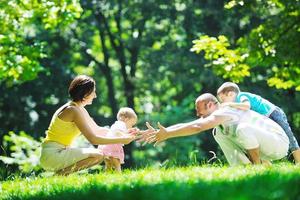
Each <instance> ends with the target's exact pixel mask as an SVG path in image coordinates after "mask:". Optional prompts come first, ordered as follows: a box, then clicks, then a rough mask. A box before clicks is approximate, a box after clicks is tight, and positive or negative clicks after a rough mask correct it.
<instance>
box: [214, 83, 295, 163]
mask: <svg viewBox="0 0 300 200" xmlns="http://www.w3.org/2000/svg"><path fill="white" fill-rule="evenodd" d="M217 95H218V98H219V99H220V101H221V102H222V103H223V102H224V103H223V104H222V105H223V106H231V107H234V108H237V109H242V110H249V109H251V110H254V111H256V112H258V113H260V114H262V115H265V116H267V117H269V118H270V119H272V120H273V121H275V122H276V123H277V124H279V125H280V126H281V127H282V129H283V130H284V131H285V133H286V134H287V136H288V138H289V141H290V146H289V149H290V151H291V152H292V154H293V157H294V160H295V163H300V148H299V145H298V142H297V140H296V138H295V136H294V134H293V132H292V130H291V128H290V125H289V123H288V121H287V117H286V115H285V113H284V112H283V110H282V109H281V108H279V107H277V106H275V105H274V104H272V103H271V102H269V101H268V100H266V99H264V98H262V97H261V96H258V95H255V94H252V93H248V92H240V89H239V87H238V86H237V85H236V84H235V83H232V82H225V83H223V84H222V85H221V87H219V89H218V91H217Z"/></svg>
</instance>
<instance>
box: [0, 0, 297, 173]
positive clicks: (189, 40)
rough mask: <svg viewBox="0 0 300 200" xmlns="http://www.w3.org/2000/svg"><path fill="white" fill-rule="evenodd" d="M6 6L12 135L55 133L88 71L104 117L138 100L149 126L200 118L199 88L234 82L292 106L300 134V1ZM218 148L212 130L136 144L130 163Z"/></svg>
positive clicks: (1, 88) (2, 103) (138, 0)
mask: <svg viewBox="0 0 300 200" xmlns="http://www.w3.org/2000/svg"><path fill="white" fill-rule="evenodd" d="M0 7H1V11H0V19H1V20H0V30H1V32H0V41H1V42H0V45H1V47H0V55H1V56H0V94H2V95H1V96H0V122H1V123H0V124H1V126H0V142H1V144H2V143H3V138H4V136H5V135H8V133H9V131H13V132H15V133H16V134H18V133H20V132H21V131H25V132H26V133H27V134H28V135H30V136H32V137H34V138H35V139H37V140H38V139H39V138H40V137H44V134H45V130H46V129H47V127H48V125H49V122H50V119H51V117H52V114H53V113H54V111H55V110H56V109H57V108H58V107H59V106H60V105H62V104H63V103H65V102H66V101H68V94H67V86H68V84H69V82H70V81H71V80H72V78H73V77H74V76H75V75H77V74H87V75H90V76H93V77H94V78H95V79H96V82H97V95H98V98H97V99H96V100H95V101H94V103H93V105H92V106H89V107H88V108H87V109H88V110H89V111H90V113H91V115H92V117H93V118H94V119H95V120H96V122H97V123H98V124H99V125H102V126H105V125H111V123H112V122H113V121H114V120H115V116H116V113H117V111H118V108H119V107H121V106H129V107H132V108H134V109H135V110H136V112H137V113H138V116H139V124H138V126H139V127H140V128H142V129H143V128H145V126H144V122H145V121H150V122H152V123H154V124H155V123H156V122H158V121H159V122H161V123H162V124H164V125H171V124H174V123H178V122H185V121H189V120H192V119H195V118H196V116H195V111H194V110H195V108H194V100H195V98H196V97H197V96H198V95H199V94H201V93H204V92H211V93H214V94H215V91H216V90H217V88H218V86H219V85H221V83H222V82H224V81H229V80H231V81H235V82H237V83H239V85H240V87H241V89H242V90H244V91H249V92H253V93H257V94H259V95H261V96H263V97H265V98H267V99H269V100H270V101H271V102H273V103H275V104H276V105H278V106H281V107H282V108H283V109H284V110H285V112H286V113H287V115H288V118H289V121H290V124H291V126H292V128H293V130H294V133H295V134H296V136H297V137H298V139H299V131H300V108H299V107H300V105H299V103H298V102H299V98H300V97H299V92H298V91H299V90H300V88H299V87H300V80H299V75H300V66H299V63H300V62H299V60H300V57H299V55H300V52H299V51H300V49H299V46H300V42H299V41H300V37H299V28H300V27H299V26H300V23H299V22H300V17H299V10H300V2H299V1H292V0H286V1H279V0H268V1H259V0H252V1H225V0H224V1H223V0H216V1H196V0H185V1H183V0H164V1H162V0H155V1H154V0H149V1H142V0H135V1H131V0H125V1H121V0H106V1H100V0H99V1H97V0H95V1H88V0H81V1H78V0H72V1H46V0H44V1H40V2H37V1H33V0H32V1H31V0H29V1H17V0H7V1H2V2H1V3H0ZM195 52H196V53H195ZM197 53H199V54H197ZM208 132H209V131H208ZM23 134H24V133H23ZM209 151H218V148H217V146H216V143H215V141H214V140H213V138H212V137H211V135H210V134H201V135H196V136H192V137H187V138H180V139H174V140H170V141H168V142H167V143H166V144H165V145H164V144H163V145H162V146H159V147H156V148H154V147H152V146H151V145H146V146H140V145H139V144H136V143H133V144H131V145H128V146H126V166H127V167H138V166H145V165H153V164H159V165H168V163H169V164H178V165H181V164H183V165H184V164H191V163H192V164H193V163H197V162H206V160H208V159H209V158H210V157H211V155H210V154H209V153H208V152H209ZM0 152H1V155H9V154H10V153H11V152H12V150H11V149H10V146H9V145H5V146H2V148H1V150H0ZM218 155H221V154H218Z"/></svg>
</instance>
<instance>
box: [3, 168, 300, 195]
mask: <svg viewBox="0 0 300 200" xmlns="http://www.w3.org/2000/svg"><path fill="white" fill-rule="evenodd" d="M299 183H300V170H299V166H294V165H290V164H276V165H273V166H271V167H264V166H242V167H212V166H200V167H185V168H171V169H151V168H147V169H141V170H137V171H130V170H125V171H124V172H123V173H121V174H118V173H101V174H73V175H70V176H68V177H58V176H51V177H32V178H26V179H16V180H13V181H6V182H2V191H1V196H0V198H1V199H72V200H74V199H83V198H84V199H136V198H140V199H169V198H170V199H182V198H184V199H187V198H189V199H195V198H200V197H201V198H205V199H216V198H218V199H230V197H231V198H232V197H233V196H235V199H253V198H255V199H281V198H285V199H294V198H292V197H297V196H298V195H299V192H298V191H299V186H298V185H300V184H299ZM292 186H293V187H292ZM297 188H298V189H297Z"/></svg>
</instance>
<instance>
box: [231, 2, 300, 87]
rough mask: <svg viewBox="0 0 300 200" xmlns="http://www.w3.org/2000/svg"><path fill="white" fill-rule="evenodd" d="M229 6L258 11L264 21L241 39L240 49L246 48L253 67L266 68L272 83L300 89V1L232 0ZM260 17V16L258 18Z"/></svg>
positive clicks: (248, 60) (243, 10)
mask: <svg viewBox="0 0 300 200" xmlns="http://www.w3.org/2000/svg"><path fill="white" fill-rule="evenodd" d="M225 8H228V9H232V10H233V9H234V10H236V11H241V12H247V11H252V12H253V13H257V14H258V16H257V18H259V19H260V23H259V24H258V25H257V26H253V27H251V28H252V30H251V31H250V32H249V33H248V34H246V35H244V36H243V37H241V38H239V41H238V46H237V49H246V50H247V52H248V53H249V57H248V58H247V60H246V62H245V63H246V64H248V65H249V66H250V67H251V68H254V69H255V68H257V67H261V68H265V71H266V72H267V73H265V72H264V73H261V74H262V75H263V76H265V74H266V75H267V77H266V79H267V82H268V84H269V85H270V86H274V87H276V88H277V89H289V88H294V89H295V90H296V91H300V79H299V77H300V59H299V55H300V49H299V45H300V39H299V38H300V32H299V28H300V23H299V17H300V13H299V10H300V2H299V1H293V0H286V1H275V0H268V1H251V2H249V1H248V2H246V1H230V2H229V3H228V4H227V5H225ZM256 20H257V19H256Z"/></svg>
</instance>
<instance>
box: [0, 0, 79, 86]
mask: <svg viewBox="0 0 300 200" xmlns="http://www.w3.org/2000/svg"><path fill="white" fill-rule="evenodd" d="M0 9H1V11H0V30H1V33H0V43H1V48H0V80H1V81H3V80H6V82H7V83H8V84H12V83H20V82H23V81H28V80H33V79H34V78H36V76H37V74H38V73H39V72H40V71H42V69H43V67H42V65H41V63H40V59H41V58H44V57H45V56H46V54H45V50H44V48H45V47H46V46H47V44H46V43H45V42H44V41H42V40H41V39H40V38H39V37H38V35H39V33H40V30H41V29H44V30H46V29H47V30H48V31H50V30H51V29H55V28H57V27H58V26H67V25H69V24H70V23H71V22H72V21H74V19H75V18H78V17H79V16H80V13H81V11H82V10H81V7H80V4H79V2H78V1H77V0H72V1H67V0H62V1H51V2H50V1H45V0H43V1H35V0H29V1H18V0H8V1H1V2H0Z"/></svg>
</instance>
